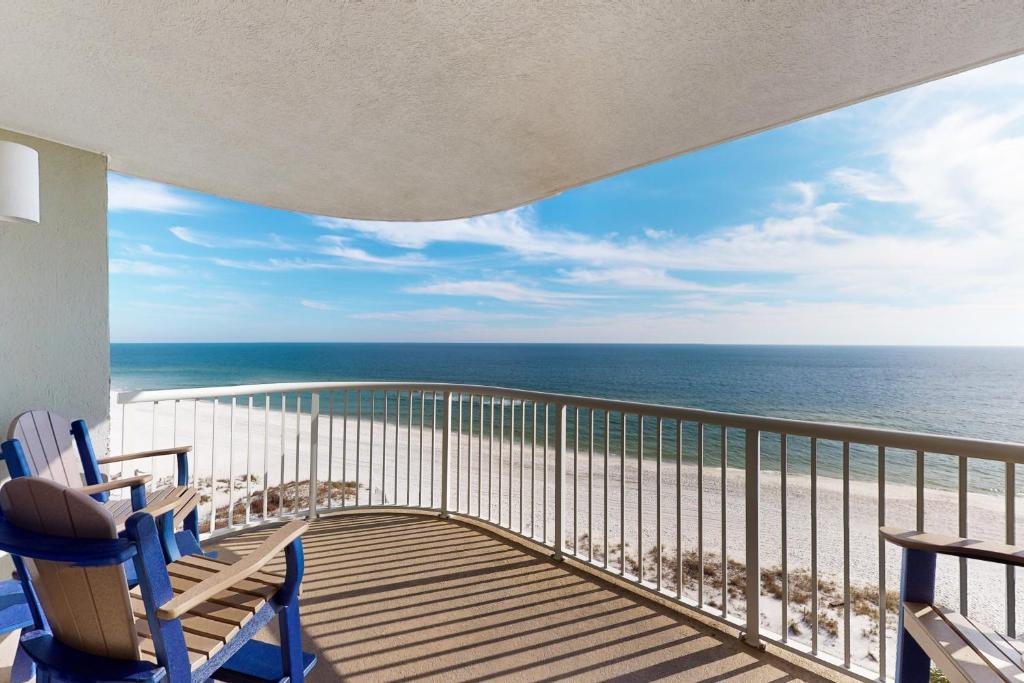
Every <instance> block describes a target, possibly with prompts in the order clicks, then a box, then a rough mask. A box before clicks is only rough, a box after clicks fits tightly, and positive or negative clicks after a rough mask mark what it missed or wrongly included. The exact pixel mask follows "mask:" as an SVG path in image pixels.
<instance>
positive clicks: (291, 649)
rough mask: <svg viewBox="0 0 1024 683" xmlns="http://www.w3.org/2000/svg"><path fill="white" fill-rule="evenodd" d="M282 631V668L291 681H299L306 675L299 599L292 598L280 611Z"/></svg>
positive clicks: (296, 682) (278, 617)
mask: <svg viewBox="0 0 1024 683" xmlns="http://www.w3.org/2000/svg"><path fill="white" fill-rule="evenodd" d="M277 619H278V626H279V627H280V631H281V658H282V662H281V668H282V669H284V672H285V674H286V675H287V676H288V680H289V683H298V682H299V681H302V680H303V679H304V677H305V674H304V673H303V670H302V669H303V666H302V632H301V630H300V629H299V601H298V598H292V599H291V601H290V602H289V603H288V606H287V607H285V608H284V609H282V610H281V611H280V612H278V615H277Z"/></svg>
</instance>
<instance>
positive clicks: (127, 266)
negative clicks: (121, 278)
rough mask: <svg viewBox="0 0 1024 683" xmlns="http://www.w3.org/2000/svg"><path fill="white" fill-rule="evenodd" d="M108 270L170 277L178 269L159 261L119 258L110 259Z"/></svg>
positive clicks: (116, 272) (127, 273)
mask: <svg viewBox="0 0 1024 683" xmlns="http://www.w3.org/2000/svg"><path fill="white" fill-rule="evenodd" d="M110 272H111V273H115V274H118V275H150V276H153V277H171V276H173V275H178V274H179V271H177V270H175V269H174V268H169V267H167V266H163V265H160V264H159V263H150V262H149V261H135V260H131V259H121V258H112V259H110Z"/></svg>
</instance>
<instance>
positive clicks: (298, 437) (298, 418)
mask: <svg viewBox="0 0 1024 683" xmlns="http://www.w3.org/2000/svg"><path fill="white" fill-rule="evenodd" d="M301 450H302V394H300V393H298V392H296V394H295V509H294V512H295V514H296V515H298V514H299V453H300V452H301Z"/></svg>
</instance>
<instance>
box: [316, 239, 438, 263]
mask: <svg viewBox="0 0 1024 683" xmlns="http://www.w3.org/2000/svg"><path fill="white" fill-rule="evenodd" d="M320 241H321V242H322V243H323V244H324V245H325V246H323V247H320V248H319V249H318V251H319V253H321V254H324V255H326V256H335V257H337V258H339V259H343V260H345V261H354V262H356V263H362V264H367V265H373V266H385V267H387V268H410V267H412V268H419V267H423V266H426V265H431V262H430V261H428V260H427V259H426V258H424V257H423V255H421V254H416V253H412V254H400V255H398V256H375V255H373V254H370V253H368V252H367V251H365V250H364V249H359V248H358V247H353V246H351V245H350V244H349V240H348V239H346V238H344V237H341V236H339V235H326V236H324V237H321V238H320Z"/></svg>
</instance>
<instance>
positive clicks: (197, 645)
mask: <svg viewBox="0 0 1024 683" xmlns="http://www.w3.org/2000/svg"><path fill="white" fill-rule="evenodd" d="M135 630H136V631H137V632H138V634H139V642H140V643H141V642H142V641H143V640H152V638H153V634H152V633H151V632H150V628H149V622H148V621H146V619H145V618H140V619H136V620H135ZM185 647H187V648H188V649H189V650H190V651H192V652H197V653H199V654H201V655H203V657H204V658H209V657H212V656H213V655H215V654H216V653H217V651H218V650H220V649H221V648H222V647H224V641H223V640H221V639H219V638H210V637H209V636H205V635H202V634H199V633H192V632H190V631H185Z"/></svg>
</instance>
